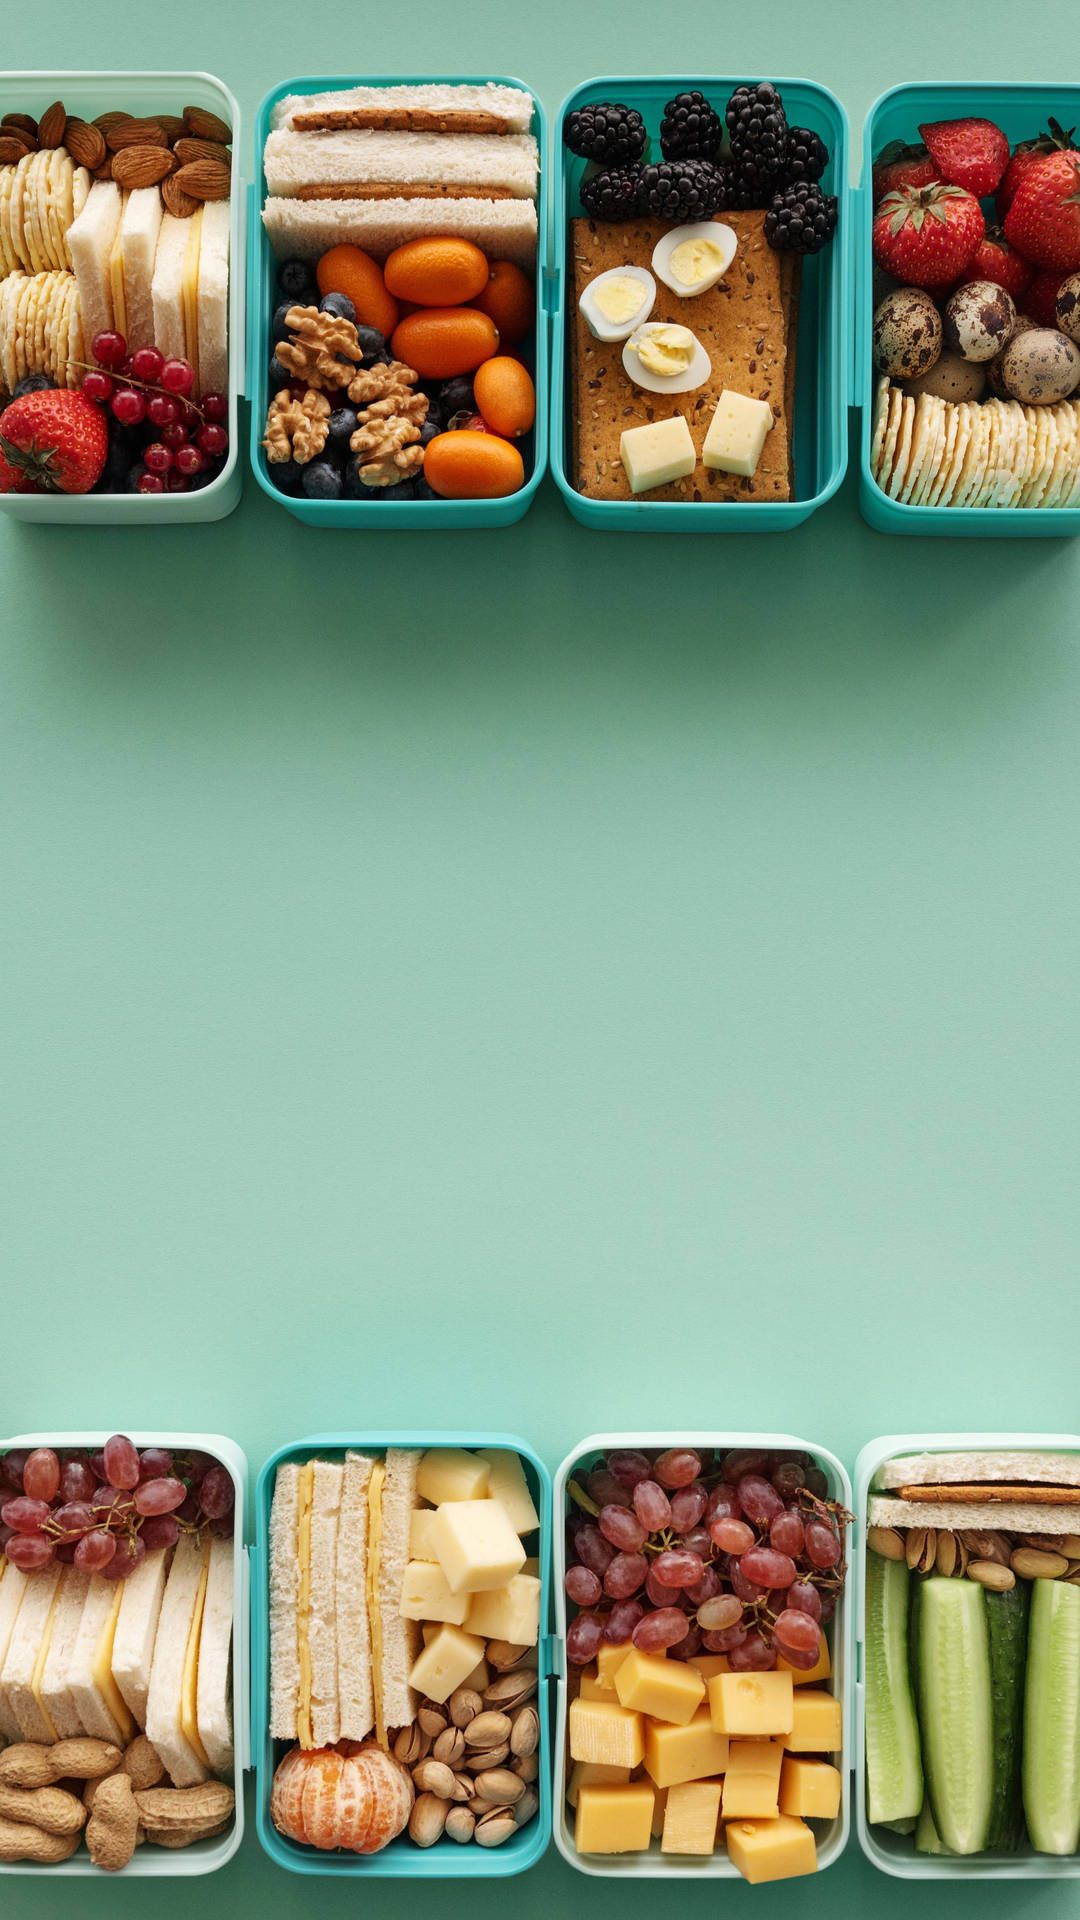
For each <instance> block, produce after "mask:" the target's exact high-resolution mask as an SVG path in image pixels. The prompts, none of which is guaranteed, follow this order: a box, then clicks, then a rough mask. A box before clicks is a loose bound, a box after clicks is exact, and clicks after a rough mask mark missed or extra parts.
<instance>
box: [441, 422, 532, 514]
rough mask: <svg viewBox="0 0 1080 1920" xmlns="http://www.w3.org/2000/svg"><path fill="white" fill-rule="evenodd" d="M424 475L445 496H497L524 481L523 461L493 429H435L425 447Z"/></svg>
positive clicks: (509, 491)
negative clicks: (458, 431)
mask: <svg viewBox="0 0 1080 1920" xmlns="http://www.w3.org/2000/svg"><path fill="white" fill-rule="evenodd" d="M424 479H425V480H426V481H427V483H428V486H429V487H430V488H431V490H432V492H433V493H438V494H441V495H442V498H443V499H444V500H499V499H501V498H502V497H503V495H504V494H507V493H516V492H517V491H518V488H519V487H522V486H524V484H525V462H524V461H523V459H522V457H521V455H520V453H519V452H518V450H517V448H516V447H512V446H511V444H510V442H509V440H501V439H500V438H499V436H498V434H495V433H470V432H468V431H465V432H461V433H437V434H436V435H435V438H434V440H429V441H428V444H427V446H426V447H425V449H424Z"/></svg>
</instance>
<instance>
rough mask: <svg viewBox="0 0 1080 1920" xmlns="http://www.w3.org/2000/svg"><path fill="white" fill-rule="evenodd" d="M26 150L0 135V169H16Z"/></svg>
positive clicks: (5, 136)
mask: <svg viewBox="0 0 1080 1920" xmlns="http://www.w3.org/2000/svg"><path fill="white" fill-rule="evenodd" d="M25 152H26V148H25V147H24V146H23V145H22V144H21V143H20V142H19V141H18V140H12V139H10V138H9V137H8V136H7V135H6V134H0V167H17V166H18V164H19V161H20V160H21V159H22V158H23V155H24V154H25Z"/></svg>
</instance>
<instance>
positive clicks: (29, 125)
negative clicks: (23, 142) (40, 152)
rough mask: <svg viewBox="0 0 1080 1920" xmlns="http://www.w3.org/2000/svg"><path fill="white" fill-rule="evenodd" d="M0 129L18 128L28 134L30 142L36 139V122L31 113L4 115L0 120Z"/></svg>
mask: <svg viewBox="0 0 1080 1920" xmlns="http://www.w3.org/2000/svg"><path fill="white" fill-rule="evenodd" d="M0 127H18V128H19V129H20V130H21V131H22V132H23V133H28V134H29V135H30V137H31V139H32V140H36V139H37V121H36V120H35V119H34V116H33V114H32V113H5V114H4V115H3V117H2V118H0Z"/></svg>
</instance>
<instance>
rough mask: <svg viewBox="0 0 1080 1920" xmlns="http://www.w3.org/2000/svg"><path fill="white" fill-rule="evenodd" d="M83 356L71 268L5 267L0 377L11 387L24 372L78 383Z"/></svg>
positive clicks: (59, 382)
mask: <svg viewBox="0 0 1080 1920" xmlns="http://www.w3.org/2000/svg"><path fill="white" fill-rule="evenodd" d="M84 359H85V353H84V346H83V329H82V317H81V313H80V309H79V290H78V287H77V285H76V282H75V278H74V275H73V274H70V273H67V272H64V271H61V270H59V269H52V270H51V271H49V272H47V273H35V274H24V273H10V274H8V276H7V278H6V279H5V280H3V281H0V377H2V380H3V384H4V386H5V387H6V389H7V391H8V393H9V394H10V393H14V391H15V388H16V386H17V385H18V383H19V381H20V380H25V379H26V377H27V375H28V374H32V373H44V374H47V375H48V377H49V378H50V380H55V381H56V383H57V385H58V386H67V387H77V386H78V385H79V383H80V381H81V380H82V366H81V364H79V363H81V362H82V361H83V360H84Z"/></svg>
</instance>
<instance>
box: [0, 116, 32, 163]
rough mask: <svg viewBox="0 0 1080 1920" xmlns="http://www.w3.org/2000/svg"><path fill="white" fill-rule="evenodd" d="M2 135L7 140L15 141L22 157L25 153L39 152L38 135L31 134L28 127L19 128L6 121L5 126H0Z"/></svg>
mask: <svg viewBox="0 0 1080 1920" xmlns="http://www.w3.org/2000/svg"><path fill="white" fill-rule="evenodd" d="M0 134H2V135H3V137H4V139H5V140H14V142H15V144H16V146H17V147H18V148H19V150H20V155H21V154H23V153H36V152H37V150H38V138H37V134H36V133H31V132H30V130H29V128H27V127H17V126H15V125H13V124H12V123H11V122H10V121H7V120H5V121H4V123H3V125H2V126H0Z"/></svg>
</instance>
